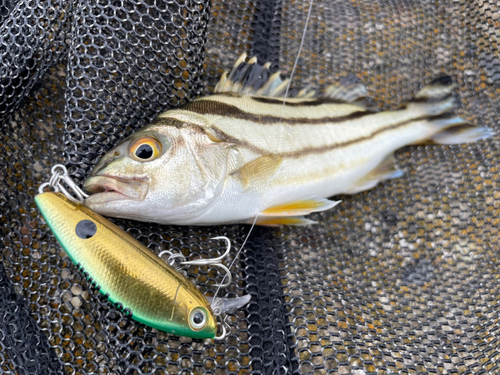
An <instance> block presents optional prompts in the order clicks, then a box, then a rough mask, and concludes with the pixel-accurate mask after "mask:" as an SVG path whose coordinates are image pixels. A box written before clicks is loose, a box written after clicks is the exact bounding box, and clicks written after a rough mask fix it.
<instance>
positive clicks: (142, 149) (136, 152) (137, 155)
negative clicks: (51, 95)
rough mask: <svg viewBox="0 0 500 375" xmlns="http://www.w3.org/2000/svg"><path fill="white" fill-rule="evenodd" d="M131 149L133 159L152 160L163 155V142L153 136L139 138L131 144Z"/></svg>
mask: <svg viewBox="0 0 500 375" xmlns="http://www.w3.org/2000/svg"><path fill="white" fill-rule="evenodd" d="M129 150H130V156H131V157H132V159H134V160H137V161H151V160H154V159H156V158H157V157H158V156H160V155H161V143H160V142H158V141H157V140H156V139H155V138H151V137H145V138H139V139H136V140H135V141H133V142H132V143H131V144H130V146H129Z"/></svg>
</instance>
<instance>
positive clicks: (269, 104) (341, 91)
mask: <svg viewBox="0 0 500 375" xmlns="http://www.w3.org/2000/svg"><path fill="white" fill-rule="evenodd" d="M269 67H270V64H269V63H266V64H264V65H260V64H259V63H258V62H257V59H256V58H255V57H252V58H251V59H249V60H247V55H246V54H243V55H242V56H241V57H240V58H239V59H238V60H237V61H236V63H235V64H234V67H233V69H232V71H231V72H230V73H229V74H228V73H227V72H226V73H224V74H223V75H222V77H221V79H220V81H219V83H218V84H217V86H216V88H215V92H214V94H213V95H209V96H205V97H201V98H199V99H196V100H194V101H192V102H190V103H188V104H186V105H185V106H183V107H181V108H178V109H172V110H168V111H166V112H164V113H162V114H160V115H159V116H158V117H157V118H156V119H155V120H154V121H153V122H152V123H151V124H149V125H148V126H146V127H145V128H143V129H141V130H139V131H137V132H136V133H134V134H132V135H131V136H129V137H127V138H125V139H124V140H122V141H121V142H119V143H118V144H117V145H116V146H115V147H114V148H112V149H111V150H110V151H109V152H108V153H106V154H105V155H104V156H103V157H102V159H101V160H100V161H99V162H98V163H97V165H96V166H95V167H94V168H93V170H92V172H91V174H90V176H89V177H88V178H87V179H86V181H85V183H84V189H86V190H87V191H88V192H89V193H91V195H90V196H89V198H87V199H86V201H85V205H86V206H87V207H89V208H91V209H92V210H95V211H96V212H98V213H100V214H102V215H105V216H112V217H120V218H126V219H133V220H139V221H144V222H155V223H160V224H175V225H218V224H238V223H241V224H249V223H252V222H254V221H255V223H256V224H257V225H267V226H278V225H308V224H313V223H315V222H314V221H312V220H310V219H308V218H307V217H306V215H308V214H310V213H313V212H320V211H325V210H328V209H331V208H333V207H334V206H336V205H337V204H339V201H334V200H331V199H329V198H330V197H334V196H336V195H340V194H356V193H359V192H363V191H366V190H369V189H371V188H373V187H375V186H376V185H377V184H378V183H380V182H381V181H384V180H389V179H393V178H397V177H400V176H401V175H402V174H403V171H402V170H400V169H399V168H398V167H397V166H396V163H395V158H394V152H395V151H396V150H398V149H399V148H401V147H403V146H407V145H415V144H422V143H426V142H431V143H435V144H458V143H465V142H475V141H479V140H483V139H486V138H488V137H490V136H491V135H492V134H493V132H492V130H491V129H489V128H486V127H479V126H474V125H471V124H469V123H467V121H465V120H464V119H463V118H461V117H460V116H458V115H457V114H456V113H455V112H454V98H453V88H454V84H453V80H452V79H451V77H450V76H441V77H438V78H437V79H435V80H434V81H432V82H431V83H430V84H428V85H426V86H424V87H423V88H421V90H420V91H418V93H417V94H416V95H415V97H414V99H413V100H411V101H409V102H408V103H406V104H404V105H402V106H401V107H400V108H399V109H397V110H392V111H378V110H377V109H376V108H374V107H373V105H371V104H370V103H371V102H370V98H368V96H367V90H366V87H365V86H364V85H363V83H362V82H360V81H359V80H357V78H356V77H355V76H354V79H353V78H352V77H351V76H350V77H347V78H346V79H345V80H343V81H341V82H340V83H338V84H336V85H332V86H331V87H329V88H328V89H327V90H326V91H325V92H324V93H323V94H322V95H316V93H315V92H314V91H311V90H308V89H303V90H300V91H298V92H296V93H295V94H294V95H293V96H290V97H286V98H285V95H286V92H287V90H288V84H289V80H288V79H283V78H281V72H276V73H274V74H271V73H270V72H269Z"/></svg>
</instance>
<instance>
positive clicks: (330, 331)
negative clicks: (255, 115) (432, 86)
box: [0, 0, 500, 374]
mask: <svg viewBox="0 0 500 375" xmlns="http://www.w3.org/2000/svg"><path fill="white" fill-rule="evenodd" d="M308 6H309V2H308V1H300V2H299V1H286V2H285V1H283V2H280V1H263V0H262V1H260V0H256V1H218V0H217V1H213V2H211V3H210V2H209V1H192V0H191V1H163V2H162V1H153V0H146V1H142V2H135V1H127V0H114V1H106V0H99V1H88V0H82V1H70V2H66V1H46V2H39V1H30V0H20V1H5V0H4V1H2V2H0V29H1V32H0V67H1V69H0V71H1V72H2V73H1V75H0V118H1V121H2V127H1V129H2V140H1V146H0V171H1V173H2V176H1V178H0V186H1V191H2V193H1V194H0V210H1V212H2V216H1V220H2V231H1V237H2V259H3V271H1V272H2V274H1V276H0V279H1V284H0V285H2V287H1V288H0V368H1V370H0V371H1V372H6V373H9V372H11V373H12V372H17V373H20V374H34V373H40V374H48V373H66V374H91V373H110V374H111V373H115V374H146V373H159V374H160V373H172V374H176V373H181V372H183V373H194V374H197V373H214V374H223V373H235V374H236V373H242V374H244V373H250V372H252V371H255V372H261V373H269V374H288V373H298V374H306V373H317V374H324V373H348V372H355V371H357V373H362V372H364V373H369V372H391V371H392V372H396V371H399V372H402V373H412V372H430V373H439V372H470V373H478V372H480V371H485V372H488V371H491V372H494V371H495V370H498V367H497V363H498V362H499V359H500V343H499V341H498V340H497V336H498V332H499V329H500V323H499V321H498V319H497V316H498V313H499V310H500V305H499V302H498V300H499V295H500V282H499V281H498V280H499V277H498V276H499V271H498V268H499V267H498V266H499V260H498V252H499V243H498V235H499V232H498V228H499V219H498V217H499V211H498V207H499V202H500V193H499V192H498V185H497V184H498V182H499V180H500V175H499V173H498V164H499V160H500V153H499V150H498V146H499V140H500V139H499V137H498V136H497V135H496V136H494V137H493V138H491V139H489V140H487V141H483V142H479V143H473V144H465V145H454V146H443V145H420V146H410V147H407V148H405V149H403V150H400V151H399V152H398V153H397V154H396V158H397V163H398V166H399V167H400V168H401V169H403V170H404V171H405V172H406V174H405V175H404V176H403V177H401V178H399V179H397V180H392V181H388V182H384V183H383V184H381V185H379V186H377V187H376V188H375V189H373V190H371V191H368V192H365V193H362V194H357V195H354V196H343V197H341V199H342V200H343V203H342V204H341V205H340V206H337V207H336V208H335V209H333V210H331V211H327V212H324V213H321V214H314V215H312V218H313V219H314V220H317V221H318V222H319V224H318V225H316V226H312V227H304V228H292V227H283V228H279V229H267V228H258V229H256V230H255V231H254V233H253V234H252V236H251V237H250V242H249V244H248V246H247V247H246V249H245V250H244V251H243V252H242V254H241V255H240V260H239V261H238V262H237V263H236V267H235V268H234V269H233V280H234V281H233V284H232V285H231V287H230V288H229V289H228V291H227V296H228V297H233V296H236V295H242V294H247V293H248V294H251V295H252V301H251V303H250V304H249V305H248V307H246V308H245V309H243V310H242V311H239V312H238V313H237V315H234V316H231V317H230V320H229V323H230V325H231V334H230V335H229V336H228V337H227V338H226V339H225V340H223V341H221V342H216V343H214V342H213V341H201V340H195V339H189V338H183V337H181V338H179V337H174V336H169V335H167V334H163V333H161V332H156V331H154V330H152V329H150V328H148V327H145V326H143V325H140V324H137V323H135V322H133V321H130V320H129V319H127V318H126V317H125V316H123V315H122V314H121V313H120V312H118V311H117V310H115V309H114V308H113V307H112V306H111V305H110V304H108V303H107V302H106V301H105V299H104V298H103V297H100V296H99V295H98V294H95V293H93V292H92V290H91V288H90V285H89V284H88V282H87V281H86V280H84V277H83V276H82V275H81V273H80V272H79V271H78V270H77V268H76V267H75V266H74V265H73V264H72V263H71V261H70V260H69V259H68V258H67V256H66V255H65V254H64V253H63V251H62V249H61V248H60V246H59V245H58V244H57V241H56V239H55V238H54V236H53V235H52V234H51V233H50V231H49V229H48V227H47V225H46V224H45V223H44V221H43V219H42V218H41V216H40V214H39V213H38V212H37V210H36V208H35V204H34V200H33V197H34V195H35V194H36V189H37V187H38V186H39V185H40V183H41V182H45V181H47V180H48V177H49V175H50V168H51V167H52V166H53V165H54V164H56V163H63V164H65V165H67V166H69V167H70V173H71V174H72V175H73V176H76V177H77V178H78V179H79V182H81V181H82V180H83V178H84V177H85V176H86V175H87V174H88V173H89V171H90V170H91V168H92V166H93V165H95V164H96V163H97V161H98V159H99V158H100V157H101V156H102V155H103V154H104V153H105V152H106V151H107V150H109V149H110V148H111V147H112V146H113V145H114V144H115V143H116V142H117V140H118V139H121V138H123V137H124V136H126V135H128V134H130V133H132V132H133V131H134V130H136V129H139V128H140V127H142V126H143V125H145V124H146V123H148V122H150V121H151V120H152V119H153V118H154V117H155V116H156V115H158V114H159V113H160V112H162V111H164V110H166V109H169V108H174V107H178V106H180V105H182V104H184V103H187V102H188V101H190V100H192V99H194V98H196V97H197V96H198V95H200V94H202V93H210V92H211V91H212V90H213V88H214V86H215V84H216V83H217V80H218V78H219V76H220V75H221V74H222V72H223V71H224V70H227V69H229V68H230V67H231V65H232V64H233V62H234V61H235V60H236V59H237V57H238V56H239V55H240V54H241V53H242V52H247V53H249V55H254V54H255V55H257V56H258V58H259V61H271V62H272V66H271V70H273V71H275V70H277V69H278V68H279V69H281V70H282V71H283V72H288V73H290V72H291V70H292V66H293V63H294V61H295V58H296V56H297V52H298V49H299V45H300V42H301V37H302V30H303V28H304V23H305V20H306V16H307V11H308ZM499 16H500V13H499V9H498V4H497V1H493V0H489V1H475V0H474V1H463V0H459V1H453V2H452V1H441V2H428V1H409V0H408V1H401V0H394V1H390V0H374V1H357V0H354V1H350V2H345V1H342V0H335V1H314V2H313V7H312V13H311V20H310V23H309V26H308V32H307V35H306V38H305V41H304V47H303V51H302V53H301V58H300V60H299V64H298V66H297V69H296V71H295V75H294V80H293V86H294V87H304V86H307V85H308V84H311V86H313V87H314V88H319V89H320V90H321V89H322V88H325V87H326V86H328V85H329V84H331V83H333V82H336V81H340V80H341V79H342V78H343V77H346V76H348V75H349V74H351V73H355V74H356V75H357V76H358V77H360V78H361V79H362V80H363V81H364V82H365V84H366V86H367V89H368V93H369V95H370V96H371V97H373V98H374V99H375V100H376V105H377V106H378V107H379V108H381V109H389V108H392V109H393V108H397V107H398V106H399V105H400V104H401V103H404V102H406V101H408V100H409V99H410V98H412V97H413V95H414V94H415V93H416V92H417V91H418V89H419V87H420V86H421V85H422V84H424V83H427V82H430V81H431V80H432V79H433V78H435V77H437V76H440V75H443V74H449V75H450V76H452V77H453V79H454V81H455V82H456V85H457V101H458V102H459V103H460V104H461V107H460V108H459V110H458V112H459V114H460V115H461V116H462V117H464V118H465V119H467V120H469V121H470V122H471V123H473V124H476V125H481V126H487V127H490V128H493V129H496V130H497V131H498V123H499V117H500V116H499V111H498V108H499V107H500V100H499V99H498V97H499V94H500V60H499V57H498V38H499V37H500V35H499V31H498V30H499V29H500V24H499V22H500V17H499ZM113 221H114V222H115V223H117V224H118V225H119V226H121V227H122V228H123V229H125V230H127V231H128V232H129V233H130V234H131V235H132V236H134V237H135V238H137V239H138V240H139V241H141V242H142V243H144V244H146V245H147V246H148V247H149V248H150V249H151V250H152V251H155V252H157V253H158V252H160V251H161V250H164V249H173V250H177V251H181V252H182V253H183V254H184V255H186V256H189V257H193V258H194V257H198V256H207V257H208V256H211V257H213V256H217V255H219V254H220V253H222V252H223V250H224V249H223V248H222V247H217V246H214V244H213V242H211V241H210V240H209V238H210V237H214V236H219V235H226V236H228V237H230V238H231V239H232V240H233V241H234V242H235V247H236V248H237V247H238V246H239V245H241V243H242V241H243V239H244V236H245V235H246V233H247V231H248V226H239V225H228V226H218V227H208V228H194V227H175V226H160V225H150V224H144V223H138V222H132V221H125V220H113ZM187 275H188V277H189V278H190V279H191V280H193V281H194V282H196V284H197V285H198V286H199V287H200V288H201V290H202V291H203V292H210V291H212V292H213V290H214V289H213V288H210V287H208V286H207V285H209V284H211V283H214V282H215V277H216V270H215V269H213V268H208V267H207V268H201V269H196V268H190V269H189V270H188V273H187ZM14 293H15V294H14Z"/></svg>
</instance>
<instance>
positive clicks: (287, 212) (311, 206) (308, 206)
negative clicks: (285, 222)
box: [261, 197, 341, 216]
mask: <svg viewBox="0 0 500 375" xmlns="http://www.w3.org/2000/svg"><path fill="white" fill-rule="evenodd" d="M340 202H341V201H331V200H328V199H326V198H316V197H315V198H309V199H303V200H298V201H295V202H288V203H283V204H279V205H277V206H273V207H269V208H267V209H265V210H264V211H263V212H262V213H261V215H262V216H297V215H307V214H310V213H311V212H318V211H325V210H329V209H330V208H332V207H335V206H336V205H337V204H339V203H340Z"/></svg>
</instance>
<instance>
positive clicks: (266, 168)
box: [231, 155, 283, 189]
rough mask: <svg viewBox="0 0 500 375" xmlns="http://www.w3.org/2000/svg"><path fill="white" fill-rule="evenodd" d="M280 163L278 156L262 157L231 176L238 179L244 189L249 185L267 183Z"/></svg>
mask: <svg viewBox="0 0 500 375" xmlns="http://www.w3.org/2000/svg"><path fill="white" fill-rule="evenodd" d="M282 161H283V159H282V158H281V156H279V155H264V156H261V157H260V158H258V159H255V160H253V161H251V162H249V163H247V164H245V165H244V166H243V167H241V168H240V169H238V170H237V171H236V172H233V173H231V176H234V177H237V178H239V179H240V180H241V182H242V184H243V187H244V188H245V189H246V188H248V186H249V185H250V184H254V183H258V182H265V181H268V180H269V178H270V177H271V176H272V175H273V174H274V172H276V170H277V169H278V167H279V166H280V165H281V163H282Z"/></svg>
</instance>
